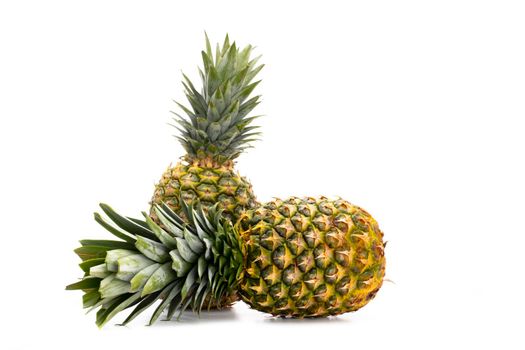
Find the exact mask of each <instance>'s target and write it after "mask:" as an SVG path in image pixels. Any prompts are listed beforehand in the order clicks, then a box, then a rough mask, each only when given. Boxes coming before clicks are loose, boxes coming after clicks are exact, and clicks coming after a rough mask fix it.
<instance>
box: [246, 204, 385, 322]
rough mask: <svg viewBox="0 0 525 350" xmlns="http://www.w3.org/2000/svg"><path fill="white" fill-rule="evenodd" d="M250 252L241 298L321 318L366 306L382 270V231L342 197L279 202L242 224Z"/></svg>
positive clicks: (280, 312) (251, 213)
mask: <svg viewBox="0 0 525 350" xmlns="http://www.w3.org/2000/svg"><path fill="white" fill-rule="evenodd" d="M237 227H238V229H239V231H240V234H241V237H242V238H243V240H244V242H245V245H246V249H247V253H246V259H245V269H244V271H245V272H244V277H243V280H242V281H241V284H240V295H241V298H242V299H243V300H244V301H245V302H247V303H248V304H249V305H250V306H251V307H252V308H254V309H257V310H260V311H264V312H268V313H270V314H272V315H276V316H285V317H324V316H329V315H338V314H342V313H345V312H350V311H355V310H357V309H359V308H361V307H363V306H364V305H366V304H367V303H368V302H369V301H370V300H371V299H373V298H374V296H375V294H376V293H377V291H378V290H379V288H380V287H381V285H382V282H383V278H384V274H385V256H384V244H383V233H382V232H381V231H380V230H379V227H378V225H377V222H376V221H375V220H374V219H373V218H372V216H370V214H368V213H367V212H366V211H364V210H363V209H361V208H359V207H357V206H354V205H352V204H350V203H349V202H347V201H344V200H342V199H338V200H329V199H326V198H324V197H321V198H317V199H316V198H296V197H292V198H290V199H287V200H285V201H282V200H278V199H276V200H274V201H273V202H269V203H267V204H265V205H264V206H263V207H259V208H257V209H255V210H248V211H247V212H245V213H244V214H243V216H242V217H241V219H240V221H239V222H238V224H237Z"/></svg>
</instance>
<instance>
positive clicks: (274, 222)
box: [67, 197, 385, 326]
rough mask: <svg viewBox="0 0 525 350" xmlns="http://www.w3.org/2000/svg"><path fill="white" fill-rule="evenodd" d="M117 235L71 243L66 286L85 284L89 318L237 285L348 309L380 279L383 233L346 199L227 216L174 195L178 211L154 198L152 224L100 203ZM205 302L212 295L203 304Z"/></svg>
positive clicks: (283, 307) (306, 311)
mask: <svg viewBox="0 0 525 350" xmlns="http://www.w3.org/2000/svg"><path fill="white" fill-rule="evenodd" d="M101 207H102V209H103V210H104V212H105V213H106V214H107V216H108V217H109V218H110V219H111V221H112V222H113V223H110V222H108V221H106V220H105V219H103V218H102V217H101V216H100V215H98V214H96V217H95V218H96V220H97V221H98V222H99V223H101V224H102V225H103V226H104V227H105V228H106V229H107V230H108V231H110V232H111V233H113V234H114V235H115V236H117V237H118V238H119V239H120V240H115V241H106V240H103V241H101V240H85V241H81V244H82V246H81V247H80V248H78V249H77V250H76V253H77V254H78V255H79V256H80V257H81V259H82V260H83V262H82V263H81V264H80V267H81V268H82V269H83V271H84V272H85V275H84V277H83V279H82V280H80V281H79V282H77V283H74V284H72V285H69V286H68V287H67V289H81V290H83V291H84V293H85V294H84V298H83V300H84V307H90V308H97V307H100V310H99V311H98V313H97V324H98V325H99V326H102V325H104V324H105V323H106V322H108V321H109V320H110V319H111V318H112V317H113V316H114V315H115V314H117V313H118V312H120V311H122V310H124V309H126V308H129V307H132V306H135V308H134V309H133V311H132V312H131V314H130V315H129V316H128V318H127V319H126V320H125V321H124V324H126V323H128V322H129V321H131V320H132V319H133V318H134V317H136V316H137V315H138V314H139V313H141V312H142V311H144V310H145V309H146V308H147V307H148V306H150V305H152V304H153V303H154V302H155V301H157V300H159V299H160V300H162V301H161V303H160V304H159V305H158V306H157V308H156V310H155V311H154V313H153V315H152V317H151V320H150V323H153V322H154V321H155V320H157V319H158V317H159V316H160V315H161V314H162V312H163V311H164V310H168V312H167V317H168V319H170V318H172V317H173V316H174V315H175V314H177V313H178V314H179V315H180V313H182V311H184V310H185V309H187V308H191V309H192V310H193V311H195V312H200V310H201V309H202V308H203V306H204V305H205V302H206V301H207V300H210V298H211V299H212V300H214V301H215V302H216V303H218V302H217V301H220V300H221V298H222V297H223V296H224V295H231V294H233V293H234V292H235V291H237V290H238V291H239V293H240V295H241V297H242V300H243V301H245V302H246V303H248V304H249V305H250V306H251V307H252V308H254V309H257V310H259V311H263V312H267V313H270V314H272V315H277V316H283V317H299V318H302V317H324V316H329V315H339V314H342V313H345V312H350V311H355V310H357V309H359V308H361V307H363V306H364V305H365V304H367V303H368V302H369V301H370V300H371V299H372V298H373V297H374V296H375V294H376V293H377V291H378V290H379V288H380V287H381V284H382V281H383V277H384V274H385V257H384V243H383V234H382V232H381V231H380V230H379V227H378V225H377V223H376V221H375V220H374V219H373V218H372V217H371V216H370V214H368V213H367V212H365V211H364V210H363V209H361V208H359V207H357V206H354V205H352V204H350V203H348V202H347V201H345V200H342V199H337V200H329V199H326V198H323V197H321V198H295V197H292V198H289V199H287V200H277V199H276V200H274V201H272V202H269V203H267V204H264V205H261V206H259V207H257V208H255V209H250V210H247V211H246V212H245V213H243V214H242V215H241V217H240V218H239V220H238V221H237V222H236V223H235V225H234V224H232V222H231V221H230V220H229V219H227V218H224V217H223V216H222V212H221V210H220V209H218V208H219V206H218V205H215V206H212V207H209V208H208V209H207V210H206V211H205V210H204V209H203V207H201V206H198V207H197V208H194V207H193V205H191V204H190V205H186V204H185V202H184V201H181V207H182V211H183V213H184V217H185V220H183V219H182V218H181V217H180V216H179V215H177V213H175V212H174V211H173V210H172V209H171V208H170V207H169V206H167V205H160V206H155V207H154V208H153V210H154V212H155V214H156V217H157V219H158V220H159V221H160V223H161V224H162V226H161V225H158V224H157V223H155V221H153V220H152V219H151V218H150V217H149V216H147V215H146V214H145V213H144V216H145V218H146V221H141V220H136V219H129V218H126V217H123V216H120V215H119V214H117V213H116V212H115V211H113V210H112V209H111V208H110V207H108V206H106V205H101ZM208 307H211V305H208Z"/></svg>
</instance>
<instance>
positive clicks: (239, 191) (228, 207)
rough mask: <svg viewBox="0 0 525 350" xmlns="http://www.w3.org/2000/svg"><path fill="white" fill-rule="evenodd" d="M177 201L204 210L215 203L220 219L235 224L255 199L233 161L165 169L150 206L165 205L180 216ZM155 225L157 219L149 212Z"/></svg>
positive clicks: (194, 162)
mask: <svg viewBox="0 0 525 350" xmlns="http://www.w3.org/2000/svg"><path fill="white" fill-rule="evenodd" d="M179 198H182V200H184V201H185V202H186V203H187V204H194V205H196V204H197V203H200V204H201V205H202V206H203V208H204V209H206V208H208V207H210V206H212V205H214V204H215V203H218V205H219V209H221V210H222V211H223V216H224V217H226V218H228V219H229V220H231V221H232V222H236V221H237V220H238V218H239V217H240V215H241V214H242V213H243V212H244V211H245V210H247V209H251V208H255V207H256V206H257V200H256V198H255V194H254V193H253V190H252V185H251V184H250V183H249V182H248V180H246V178H244V177H241V176H240V175H239V174H238V173H237V172H236V171H235V170H234V168H233V162H226V163H222V164H217V163H215V162H213V161H211V160H195V161H192V162H186V161H181V162H179V163H177V164H176V165H175V166H173V167H171V166H170V167H169V168H168V169H167V170H166V171H165V172H164V174H162V177H161V179H160V181H159V183H158V184H157V185H156V186H155V191H154V193H153V198H152V199H151V205H152V206H153V205H154V204H157V205H160V204H162V203H166V204H167V205H168V206H169V207H170V208H171V209H172V210H173V211H174V212H175V213H177V214H178V215H181V216H183V215H184V213H183V212H182V208H181V205H180V203H179ZM150 215H151V217H152V218H153V219H154V220H155V222H156V223H158V224H160V223H159V222H158V219H157V217H156V215H155V213H154V212H153V210H150Z"/></svg>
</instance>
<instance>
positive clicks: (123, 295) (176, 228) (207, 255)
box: [66, 204, 242, 327]
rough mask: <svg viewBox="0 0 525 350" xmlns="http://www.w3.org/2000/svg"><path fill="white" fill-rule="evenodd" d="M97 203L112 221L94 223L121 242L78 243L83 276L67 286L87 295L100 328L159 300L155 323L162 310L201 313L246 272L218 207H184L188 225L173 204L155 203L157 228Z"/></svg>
mask: <svg viewBox="0 0 525 350" xmlns="http://www.w3.org/2000/svg"><path fill="white" fill-rule="evenodd" d="M100 206H101V208H102V210H103V211H104V212H105V213H106V215H107V216H108V217H109V219H110V220H109V221H108V220H107V219H104V218H103V217H102V216H101V215H99V214H98V213H95V220H96V221H97V222H98V223H100V224H101V225H102V226H103V227H104V228H105V229H107V230H108V231H109V232H111V233H112V234H113V235H115V236H116V237H117V238H118V240H82V241H80V243H81V245H82V246H81V247H80V248H77V249H76V250H75V252H76V253H77V255H78V256H79V257H80V258H81V259H82V262H81V263H80V268H81V269H82V270H83V271H84V277H83V278H82V279H81V280H80V281H78V282H76V283H73V284H71V285H69V286H67V287H66V289H68V290H78V289H79V290H83V291H84V296H83V305H84V308H90V310H93V309H97V308H99V311H98V312H97V317H96V324H97V325H98V326H99V327H102V326H103V325H104V324H106V323H107V322H108V321H109V320H110V319H111V318H112V317H113V316H115V315H116V314H117V313H119V312H121V311H123V310H125V309H127V308H131V307H134V309H133V311H132V312H131V313H130V314H129V316H128V317H127V318H126V319H125V320H124V322H123V324H127V323H128V322H130V321H131V320H133V319H134V318H135V317H136V316H137V315H139V314H140V313H141V312H143V311H144V310H146V309H147V308H148V307H150V306H151V305H152V304H153V303H155V302H156V301H157V300H161V303H160V304H159V305H158V306H157V308H156V309H155V311H154V312H153V315H152V316H151V319H150V324H152V323H154V322H155V321H156V320H157V319H158V318H159V316H160V315H161V314H162V312H163V311H164V310H168V313H167V317H168V319H171V318H172V317H173V316H174V315H175V314H177V313H178V315H179V316H180V314H181V313H182V312H183V311H184V310H185V309H187V308H188V307H189V308H191V309H192V310H193V311H196V312H200V310H201V309H202V307H203V304H204V301H205V300H207V299H210V298H212V299H214V300H220V299H221V297H222V296H223V295H225V294H227V293H231V292H232V290H235V285H236V283H237V281H238V280H239V277H240V274H241V272H242V247H241V245H240V243H239V240H238V239H237V236H236V235H235V234H234V231H233V227H232V224H231V223H230V221H229V220H220V218H221V213H220V211H218V210H217V209H216V207H212V208H209V209H208V214H207V215H205V213H204V212H203V210H202V209H201V208H197V209H194V208H193V207H191V206H188V205H185V204H183V210H184V213H185V217H186V218H187V219H188V220H187V221H188V222H187V223H185V222H184V221H182V219H181V218H180V217H179V216H177V215H176V214H175V213H174V212H173V211H172V210H171V209H170V208H169V207H168V206H166V205H161V206H156V207H155V208H154V210H155V212H156V215H157V217H158V219H159V220H160V221H161V222H162V226H163V227H160V226H159V225H157V224H156V223H155V222H154V221H153V220H152V219H151V218H150V217H148V216H147V215H146V214H144V216H145V221H142V220H137V219H131V218H127V217H123V216H121V215H119V214H117V213H116V212H115V211H114V210H113V209H111V208H110V207H109V206H107V205H105V204H101V205H100ZM208 306H211V304H209V305H208Z"/></svg>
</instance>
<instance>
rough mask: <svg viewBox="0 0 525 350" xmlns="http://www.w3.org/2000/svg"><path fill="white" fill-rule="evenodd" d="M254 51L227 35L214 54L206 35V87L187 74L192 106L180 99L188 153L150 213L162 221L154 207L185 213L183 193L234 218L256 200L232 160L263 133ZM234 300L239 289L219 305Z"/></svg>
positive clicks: (161, 186) (165, 179)
mask: <svg viewBox="0 0 525 350" xmlns="http://www.w3.org/2000/svg"><path fill="white" fill-rule="evenodd" d="M251 53H252V47H251V46H247V47H245V48H244V49H242V50H240V49H239V48H237V46H236V45H235V43H233V44H230V42H229V39H228V36H226V39H225V41H224V44H223V45H222V48H220V47H219V45H218V44H217V49H216V53H215V57H214V55H213V52H212V49H211V45H210V42H209V40H208V37H206V51H203V52H202V59H203V64H204V70H200V69H199V72H200V76H201V79H202V90H201V92H198V91H197V90H196V89H195V87H194V85H193V84H192V82H191V81H190V80H189V79H188V77H187V76H186V75H184V81H183V85H184V88H185V94H186V97H187V99H188V101H189V103H190V106H191V107H190V108H186V107H185V106H183V105H182V104H178V105H179V106H180V108H181V109H182V110H183V111H184V113H185V114H186V117H183V116H181V115H178V114H176V115H177V119H176V122H177V123H178V126H176V128H177V129H178V130H179V131H180V136H178V137H177V138H178V140H179V141H180V142H181V143H182V145H183V147H184V149H185V150H186V152H187V154H186V156H185V157H184V158H183V160H182V161H180V162H179V163H177V164H176V165H175V166H173V167H169V168H168V169H167V170H166V172H165V173H164V174H163V175H162V178H161V179H160V181H159V183H158V184H157V185H156V187H155V191H154V193H153V198H152V200H151V204H152V207H151V208H152V209H151V210H150V215H151V217H152V219H153V220H154V221H155V222H156V223H157V224H160V221H159V220H158V218H157V216H156V214H155V211H154V210H153V207H154V206H155V205H159V204H161V203H166V204H167V205H168V206H169V207H170V208H171V209H172V210H173V211H175V213H177V214H178V215H180V216H182V217H184V212H183V211H182V206H181V203H180V202H179V198H182V199H183V200H184V201H186V202H188V203H195V202H196V201H198V202H200V203H201V204H202V205H203V206H204V207H205V208H206V207H209V206H212V205H214V204H215V203H218V205H219V208H220V209H221V210H222V211H223V215H224V216H225V217H227V218H229V219H230V220H233V221H236V220H237V219H238V217H239V215H240V214H241V213H242V212H243V211H244V210H246V209H249V208H253V207H254V206H255V205H256V198H255V195H254V194H253V191H252V186H251V184H250V183H249V182H248V181H247V180H246V179H245V178H244V177H241V176H240V175H238V174H237V172H236V171H235V170H234V168H233V165H234V163H233V160H234V159H235V158H237V157H238V156H239V154H241V152H243V151H244V150H245V149H246V148H248V147H249V143H250V142H251V141H253V140H254V137H256V136H257V135H258V133H257V132H254V130H255V129H256V128H257V126H250V124H251V122H252V121H253V120H254V119H255V118H256V117H255V116H248V114H249V113H250V112H251V111H252V110H253V108H255V106H257V104H258V103H259V102H258V100H259V96H255V97H252V98H249V96H250V94H251V93H252V91H253V90H254V88H255V87H256V86H257V85H258V83H259V81H255V82H253V79H254V77H255V76H256V75H257V73H258V72H259V71H260V70H261V69H262V67H263V65H257V60H258V58H254V59H252V58H250V56H251ZM235 300H237V296H236V295H235V294H232V295H225V296H224V298H223V299H222V300H221V302H220V303H218V304H217V306H218V307H224V306H229V305H231V303H232V302H234V301H235ZM212 304H213V305H215V303H214V302H213V301H212Z"/></svg>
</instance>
